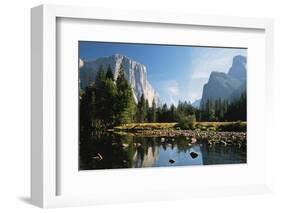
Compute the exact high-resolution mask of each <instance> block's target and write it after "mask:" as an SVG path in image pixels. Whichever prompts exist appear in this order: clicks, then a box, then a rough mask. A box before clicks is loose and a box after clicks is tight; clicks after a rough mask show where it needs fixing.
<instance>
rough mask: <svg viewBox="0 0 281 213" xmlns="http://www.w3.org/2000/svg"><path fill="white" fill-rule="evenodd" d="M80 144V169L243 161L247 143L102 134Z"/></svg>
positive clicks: (244, 160)
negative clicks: (230, 143) (195, 142)
mask: <svg viewBox="0 0 281 213" xmlns="http://www.w3.org/2000/svg"><path fill="white" fill-rule="evenodd" d="M79 148H80V149H79V155H80V158H79V159H80V160H79V168H80V170H92V169H114V168H144V167H163V166H187V165H210V164H233V163H246V147H237V146H231V145H229V146H224V145H220V144H217V145H214V146H208V145H207V144H206V143H204V142H200V141H199V143H197V144H195V145H192V144H190V143H189V141H188V140H187V139H186V138H185V137H175V138H168V137H166V138H163V137H134V136H127V135H125V136H123V135H122V136H120V135H116V134H104V135H99V136H95V137H94V138H92V139H91V140H88V141H85V142H81V143H80V146H79Z"/></svg>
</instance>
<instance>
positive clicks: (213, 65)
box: [79, 41, 247, 105]
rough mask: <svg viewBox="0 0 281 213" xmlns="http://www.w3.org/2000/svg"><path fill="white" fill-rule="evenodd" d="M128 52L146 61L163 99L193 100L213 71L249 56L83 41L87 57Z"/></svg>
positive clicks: (83, 53) (174, 101)
mask: <svg viewBox="0 0 281 213" xmlns="http://www.w3.org/2000/svg"><path fill="white" fill-rule="evenodd" d="M116 53H119V54H122V55H126V56H128V57H129V58H132V59H133V60H135V61H137V62H140V63H142V64H144V65H145V66H146V68H147V75H148V81H149V82H150V83H151V85H152V86H153V87H154V88H155V89H156V91H157V92H158V93H159V95H160V99H161V102H162V103H167V104H168V105H170V104H175V105H176V104H177V103H178V101H179V100H181V101H190V102H193V101H195V100H196V99H199V98H201V96H202V90H203V86H204V84H205V83H206V82H207V81H208V78H209V76H210V73H211V72H212V71H219V72H228V70H229V68H230V67H231V64H232V58H233V57H234V56H235V55H244V56H246V54H247V50H246V49H239V48H237V49H236V48H214V47H195V46H175V45H153V44H151V45H150V44H149V45H148V44H125V43H102V42H85V41H83V42H79V55H80V58H81V59H83V60H94V59H96V58H98V57H102V56H110V55H113V54H116Z"/></svg>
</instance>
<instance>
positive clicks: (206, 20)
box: [31, 5, 273, 208]
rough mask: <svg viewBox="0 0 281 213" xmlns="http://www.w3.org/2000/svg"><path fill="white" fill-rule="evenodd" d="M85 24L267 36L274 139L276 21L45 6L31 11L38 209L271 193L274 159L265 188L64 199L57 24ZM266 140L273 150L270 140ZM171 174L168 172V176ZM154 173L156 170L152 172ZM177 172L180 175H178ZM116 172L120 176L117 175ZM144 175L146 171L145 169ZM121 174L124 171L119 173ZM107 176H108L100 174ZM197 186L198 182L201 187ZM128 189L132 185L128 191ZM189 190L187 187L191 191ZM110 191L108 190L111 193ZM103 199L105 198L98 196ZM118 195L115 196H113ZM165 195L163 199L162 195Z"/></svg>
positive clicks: (235, 186) (224, 187)
mask: <svg viewBox="0 0 281 213" xmlns="http://www.w3.org/2000/svg"><path fill="white" fill-rule="evenodd" d="M59 18H64V19H81V20H82V19H83V20H88V21H91V20H100V21H101V22H102V21H118V22H119V23H122V22H124V23H125V22H131V23H153V24H155V25H167V26H168V27H169V26H170V27H172V26H179V25H180V26H200V27H210V28H225V29H228V30H230V31H231V30H234V29H238V30H239V29H253V30H261V31H263V32H264V35H265V36H264V42H265V52H264V55H265V58H264V61H265V63H264V64H265V68H264V74H265V76H266V79H265V88H264V90H263V92H264V94H265V96H266V101H267V104H266V107H267V108H268V110H267V112H266V113H267V114H266V116H265V117H264V122H265V124H266V133H265V134H266V135H267V136H268V135H270V131H272V130H271V128H270V125H271V122H270V119H271V118H270V115H271V110H270V108H271V107H272V105H273V100H272V96H271V95H270V91H271V90H272V88H273V85H272V82H273V80H272V79H273V21H272V20H271V19H257V18H241V17H216V16H203V15H187V14H172V13H169V14H167V13H163V14H162V13H153V12H146V11H122V10H112V9H101V8H85V7H74V6H54V5H41V6H38V7H35V8H32V10H31V26H32V29H31V43H32V45H31V57H32V63H31V65H32V66H31V69H32V70H31V81H32V88H31V97H32V103H31V112H32V113H31V114H32V115H31V116H32V118H31V140H32V141H31V201H32V203H33V204H34V205H37V206H40V207H42V208H47V207H62V206H76V205H91V204H99V203H114V202H128V201H133V202H136V201H142V200H163V199H173V198H176V199H178V198H188V197H198V196H215V195H219V196H220V195H233V194H238V195H240V194H252V193H264V192H269V191H270V178H271V173H270V170H269V169H268V168H270V160H269V157H268V156H266V160H267V161H266V162H265V166H264V167H262V168H260V169H261V170H262V171H261V172H263V173H265V176H266V178H264V179H262V181H259V183H254V184H249V183H245V184H243V183H240V184H233V185H226V184H221V185H220V186H216V187H214V186H210V187H207V185H205V186H203V187H200V188H198V190H196V191H192V192H191V191H188V190H185V189H183V190H179V189H178V188H177V187H175V188H173V186H172V185H171V186H169V187H168V188H169V190H167V191H165V193H166V192H169V193H170V194H171V195H166V196H164V195H163V192H164V191H161V190H159V189H158V190H157V189H152V190H154V191H153V193H151V195H145V194H144V193H139V194H137V195H136V196H132V195H131V194H130V193H128V194H127V195H124V194H123V195H122V196H120V195H118V193H115V195H112V196H110V195H109V194H108V196H107V195H106V194H104V195H103V196H100V197H98V196H97V195H95V196H94V195H87V194H85V195H58V193H57V190H58V184H59V182H58V174H59V173H60V169H61V168H60V167H59V166H58V165H57V164H58V162H57V160H58V159H59V156H58V154H59V153H58V151H57V149H58V145H57V138H58V132H57V128H56V126H57V104H58V100H57V88H58V84H59V83H60V82H59V81H57V72H56V71H57V52H56V51H57V45H58V44H57V20H58V19H59ZM267 136H265V138H266V139H267V140H266V143H265V144H264V146H266V147H268V143H269V140H268V137H267ZM168 170H169V169H165V170H163V171H166V172H167V171H168ZM147 171H148V170H146V173H148V175H149V172H147ZM149 171H151V170H149ZM174 171H175V172H176V170H174ZM115 172H116V171H115ZM138 172H139V173H140V172H144V171H141V170H139V171H138ZM117 173H118V172H117ZM99 174H100V175H102V173H99ZM195 184H196V183H195ZM124 187H126V186H124ZM186 189H187V188H186ZM108 192H109V191H107V193H108ZM98 194H99V193H98ZM112 194H114V193H112ZM156 195H159V196H156Z"/></svg>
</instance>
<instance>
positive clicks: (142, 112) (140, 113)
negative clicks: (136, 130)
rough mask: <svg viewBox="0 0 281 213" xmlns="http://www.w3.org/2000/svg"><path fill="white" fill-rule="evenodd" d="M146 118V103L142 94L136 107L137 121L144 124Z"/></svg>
mask: <svg viewBox="0 0 281 213" xmlns="http://www.w3.org/2000/svg"><path fill="white" fill-rule="evenodd" d="M146 116H147V109H146V101H145V98H144V95H143V94H142V95H141V98H140V100H139V102H138V105H137V121H138V122H140V123H143V122H145V119H146Z"/></svg>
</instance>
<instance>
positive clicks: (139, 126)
mask: <svg viewBox="0 0 281 213" xmlns="http://www.w3.org/2000/svg"><path fill="white" fill-rule="evenodd" d="M176 125H177V123H131V124H123V125H119V126H116V127H114V130H120V131H122V130H124V131H126V130H153V129H173V128H175V127H176Z"/></svg>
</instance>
